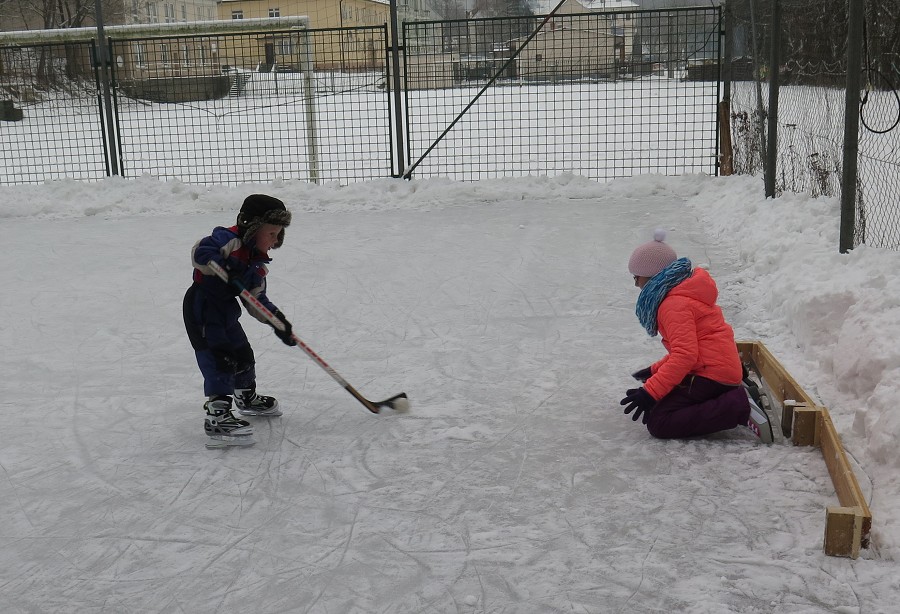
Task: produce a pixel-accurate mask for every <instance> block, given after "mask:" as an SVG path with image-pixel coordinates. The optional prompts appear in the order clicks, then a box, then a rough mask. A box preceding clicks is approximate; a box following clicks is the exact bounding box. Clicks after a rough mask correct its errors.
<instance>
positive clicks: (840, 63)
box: [726, 0, 900, 249]
mask: <svg viewBox="0 0 900 614" xmlns="http://www.w3.org/2000/svg"><path fill="white" fill-rule="evenodd" d="M848 6H849V5H848V1H847V0H816V1H811V0H734V1H733V2H731V3H729V5H728V7H727V9H726V28H727V36H728V37H729V42H728V44H730V45H731V54H732V59H731V62H730V68H731V73H732V79H733V82H732V88H731V129H732V141H733V146H734V170H735V172H738V173H751V174H762V173H763V171H764V169H765V168H766V165H767V163H770V164H772V165H773V166H774V168H773V170H774V172H773V177H774V187H775V191H776V192H782V191H791V192H800V193H808V194H810V195H812V196H833V197H836V198H841V196H842V184H843V182H844V180H845V173H844V171H845V168H844V156H845V147H844V136H845V130H847V127H848V125H849V122H854V121H856V120H859V139H858V147H859V150H858V155H857V157H856V163H857V168H858V171H857V175H856V184H855V185H856V194H855V207H856V213H855V227H854V229H853V244H854V245H859V244H861V243H866V244H868V245H871V246H875V247H886V248H890V249H900V204H898V194H900V126H898V122H900V97H898V93H897V89H896V88H897V85H898V84H900V78H898V76H900V62H898V57H900V56H898V51H900V46H898V40H900V7H898V5H897V4H896V2H888V1H886V0H867V1H866V3H865V8H866V10H865V29H864V32H865V35H864V36H863V39H862V41H861V42H860V45H861V46H862V47H863V58H864V59H863V64H862V67H861V71H862V75H861V81H862V83H861V85H862V88H863V91H862V98H861V104H860V107H859V110H858V111H857V110H854V111H852V113H853V114H856V113H858V117H854V116H853V115H851V116H850V117H848V116H847V112H846V100H847V89H846V88H847V79H848V51H849V49H848V44H850V43H849V42H848V27H847V24H848ZM773 57H774V58H776V59H777V60H778V61H777V65H778V66H779V69H778V74H777V79H773V75H772V74H771V70H772V69H771V67H772V60H773ZM773 83H775V84H777V87H778V89H777V100H778V108H777V113H776V114H775V115H774V117H775V118H776V120H777V121H776V122H775V131H776V134H777V141H776V146H775V148H774V151H767V149H768V148H769V145H768V138H767V129H768V128H767V126H768V122H769V119H770V113H772V109H770V108H769V103H770V100H771V99H772V98H771V96H772V90H771V87H770V86H772V84H773ZM767 161H768V162H767ZM851 185H853V184H852V183H851Z"/></svg>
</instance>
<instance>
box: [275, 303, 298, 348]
mask: <svg viewBox="0 0 900 614" xmlns="http://www.w3.org/2000/svg"><path fill="white" fill-rule="evenodd" d="M272 315H273V316H275V317H276V318H278V321H279V322H281V323H282V324H283V325H284V330H278V327H277V326H273V327H272V328H274V329H275V336H276V337H278V338H279V339H281V342H282V343H284V344H285V345H288V346H291V347H293V346H295V345H297V342H296V341H294V333H293V331H294V327H293V326H291V323H290V322H288V320H287V318H286V317H284V314H283V313H281V310H280V309H276V310H275V313H273V314H272Z"/></svg>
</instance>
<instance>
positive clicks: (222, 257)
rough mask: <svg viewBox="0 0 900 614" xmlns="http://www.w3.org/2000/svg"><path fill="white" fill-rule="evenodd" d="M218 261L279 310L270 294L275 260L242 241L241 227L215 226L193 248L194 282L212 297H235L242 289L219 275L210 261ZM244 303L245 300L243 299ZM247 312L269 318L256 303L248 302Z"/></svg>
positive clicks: (253, 292) (247, 287)
mask: <svg viewBox="0 0 900 614" xmlns="http://www.w3.org/2000/svg"><path fill="white" fill-rule="evenodd" d="M210 261H214V262H216V263H217V264H218V265H219V266H221V267H222V268H224V269H226V270H229V269H230V270H231V271H239V272H240V279H241V282H242V283H243V284H244V287H245V288H246V289H247V290H248V291H249V292H250V293H251V294H252V295H253V296H255V297H256V298H257V299H259V302H261V303H262V304H263V305H264V306H265V307H266V309H268V310H269V311H271V312H272V313H275V311H277V310H278V308H277V307H276V306H275V305H274V304H273V303H272V301H270V300H269V298H268V297H267V296H266V275H267V274H268V272H269V269H268V268H267V267H266V265H267V264H268V263H269V262H271V261H272V259H271V258H269V255H268V254H266V253H265V252H261V251H259V250H258V249H256V247H255V245H253V241H252V240H251V242H250V243H249V244H245V243H244V242H243V241H241V238H240V235H239V234H238V229H237V226H232V227H230V228H224V227H222V226H219V227H217V228H215V229H213V231H212V234H211V235H209V236H208V237H204V238H202V239H200V240H199V241H197V243H196V244H195V245H194V247H193V248H192V249H191V263H192V264H193V265H194V283H196V284H199V285H200V287H201V288H202V289H203V291H205V292H206V293H207V295H208V296H209V297H211V298H214V299H218V300H221V301H229V300H232V299H234V297H235V296H237V295H238V294H239V293H240V291H239V290H238V289H237V288H235V287H234V285H232V284H228V283H226V282H224V281H222V279H220V278H219V276H217V275H216V274H215V273H214V272H213V271H212V269H210V268H209V267H208V266H207V264H208V263H209V262H210ZM241 302H244V301H241ZM244 307H245V308H246V310H247V313H249V314H250V315H252V316H253V317H255V318H256V319H257V320H259V321H260V322H263V323H267V321H266V319H265V318H264V317H263V316H262V315H261V314H259V313H258V312H257V311H256V309H254V308H253V306H252V305H249V304H248V303H246V302H244Z"/></svg>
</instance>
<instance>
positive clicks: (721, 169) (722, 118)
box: [717, 2, 734, 176]
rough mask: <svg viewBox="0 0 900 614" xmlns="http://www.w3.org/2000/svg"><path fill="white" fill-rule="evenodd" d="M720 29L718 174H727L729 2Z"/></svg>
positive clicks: (730, 166) (730, 169) (730, 161)
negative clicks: (721, 47)
mask: <svg viewBox="0 0 900 614" xmlns="http://www.w3.org/2000/svg"><path fill="white" fill-rule="evenodd" d="M720 19H722V30H721V31H720V33H719V36H720V40H722V41H723V43H724V45H725V54H724V55H725V57H724V60H723V62H722V82H723V93H722V100H721V102H720V103H719V122H718V124H717V126H718V130H719V135H718V136H719V156H718V165H717V167H718V174H720V175H724V176H728V175H732V174H734V147H733V145H732V143H731V67H732V64H733V61H734V40H733V37H734V20H733V16H732V13H731V3H730V2H728V3H725V4H724V5H723V6H722V13H721V14H720Z"/></svg>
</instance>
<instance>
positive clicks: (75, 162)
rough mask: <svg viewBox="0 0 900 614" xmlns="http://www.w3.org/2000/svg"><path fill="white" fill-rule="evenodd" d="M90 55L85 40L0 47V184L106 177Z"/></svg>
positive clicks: (92, 47) (94, 79) (95, 78)
mask: <svg viewBox="0 0 900 614" xmlns="http://www.w3.org/2000/svg"><path fill="white" fill-rule="evenodd" d="M94 51H95V50H94V46H93V44H92V43H90V42H86V43H67V44H43V45H42V44H35V45H29V46H23V47H13V46H9V47H0V104H2V105H3V108H2V118H3V120H4V121H2V122H0V169H2V171H0V183H9V184H15V183H37V182H40V181H46V180H52V179H61V178H64V177H69V178H72V179H82V180H99V179H102V178H104V177H106V176H107V173H108V167H107V157H106V149H105V141H104V138H103V120H102V117H101V112H100V107H99V106H98V104H97V101H98V96H99V81H98V77H97V74H96V71H95V69H94V67H93V66H92V62H91V58H93V57H95V54H94ZM23 118H25V119H23Z"/></svg>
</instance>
